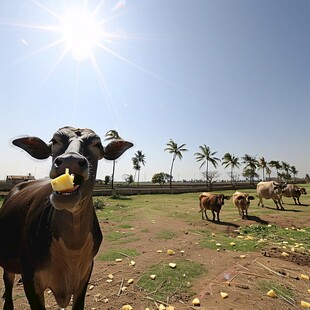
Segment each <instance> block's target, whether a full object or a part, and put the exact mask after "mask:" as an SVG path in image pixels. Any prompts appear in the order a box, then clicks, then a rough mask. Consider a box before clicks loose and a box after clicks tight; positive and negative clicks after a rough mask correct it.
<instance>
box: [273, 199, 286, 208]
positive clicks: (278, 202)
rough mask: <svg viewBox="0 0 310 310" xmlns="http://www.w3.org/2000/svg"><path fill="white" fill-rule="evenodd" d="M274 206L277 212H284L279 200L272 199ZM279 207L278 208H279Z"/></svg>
mask: <svg viewBox="0 0 310 310" xmlns="http://www.w3.org/2000/svg"><path fill="white" fill-rule="evenodd" d="M273 201H274V203H275V205H276V206H277V210H279V209H281V210H284V208H283V206H282V204H281V202H280V200H277V199H273ZM279 207H280V208H279Z"/></svg>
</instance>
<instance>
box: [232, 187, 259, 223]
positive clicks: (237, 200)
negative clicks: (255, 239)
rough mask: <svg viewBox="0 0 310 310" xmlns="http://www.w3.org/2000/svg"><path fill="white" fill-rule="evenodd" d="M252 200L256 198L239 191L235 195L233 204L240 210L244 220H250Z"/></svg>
mask: <svg viewBox="0 0 310 310" xmlns="http://www.w3.org/2000/svg"><path fill="white" fill-rule="evenodd" d="M251 200H254V197H253V196H251V195H249V194H246V193H242V192H238V191H237V192H235V193H234V194H233V203H234V205H235V207H236V208H237V209H238V211H239V214H240V216H241V217H242V219H245V218H248V209H249V206H250V202H251Z"/></svg>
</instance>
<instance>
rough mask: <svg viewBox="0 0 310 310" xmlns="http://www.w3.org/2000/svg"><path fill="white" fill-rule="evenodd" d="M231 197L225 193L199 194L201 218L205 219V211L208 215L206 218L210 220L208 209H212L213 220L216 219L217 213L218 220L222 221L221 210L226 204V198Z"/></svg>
mask: <svg viewBox="0 0 310 310" xmlns="http://www.w3.org/2000/svg"><path fill="white" fill-rule="evenodd" d="M229 198H230V197H229V196H225V195H224V194H213V193H202V194H200V196H199V203H200V211H199V212H201V218H202V219H203V220H204V217H203V213H204V214H205V216H206V220H209V218H208V215H207V210H211V212H212V214H213V219H212V221H213V222H214V221H215V213H216V214H217V221H218V222H220V211H221V208H222V206H223V205H224V202H225V199H226V200H228V199H229Z"/></svg>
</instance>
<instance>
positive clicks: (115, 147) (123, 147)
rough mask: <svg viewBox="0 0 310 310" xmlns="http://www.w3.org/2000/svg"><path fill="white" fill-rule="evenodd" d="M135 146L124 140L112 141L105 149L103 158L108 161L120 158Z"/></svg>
mask: <svg viewBox="0 0 310 310" xmlns="http://www.w3.org/2000/svg"><path fill="white" fill-rule="evenodd" d="M132 146H133V144H132V143H131V142H128V141H125V140H123V139H115V140H112V141H111V142H110V143H109V144H108V145H107V146H106V147H104V148H103V157H104V158H105V159H108V160H115V159H117V158H119V157H120V156H121V155H122V154H123V153H124V152H125V151H127V150H128V149H129V148H131V147H132Z"/></svg>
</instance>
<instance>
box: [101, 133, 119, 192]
mask: <svg viewBox="0 0 310 310" xmlns="http://www.w3.org/2000/svg"><path fill="white" fill-rule="evenodd" d="M105 137H106V138H105V140H115V139H121V137H120V136H119V134H118V132H117V131H116V130H113V129H111V130H109V131H108V132H107V133H106V134H105ZM115 163H116V161H115V160H113V168H112V178H111V179H112V180H111V187H112V189H113V188H114V174H115Z"/></svg>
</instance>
